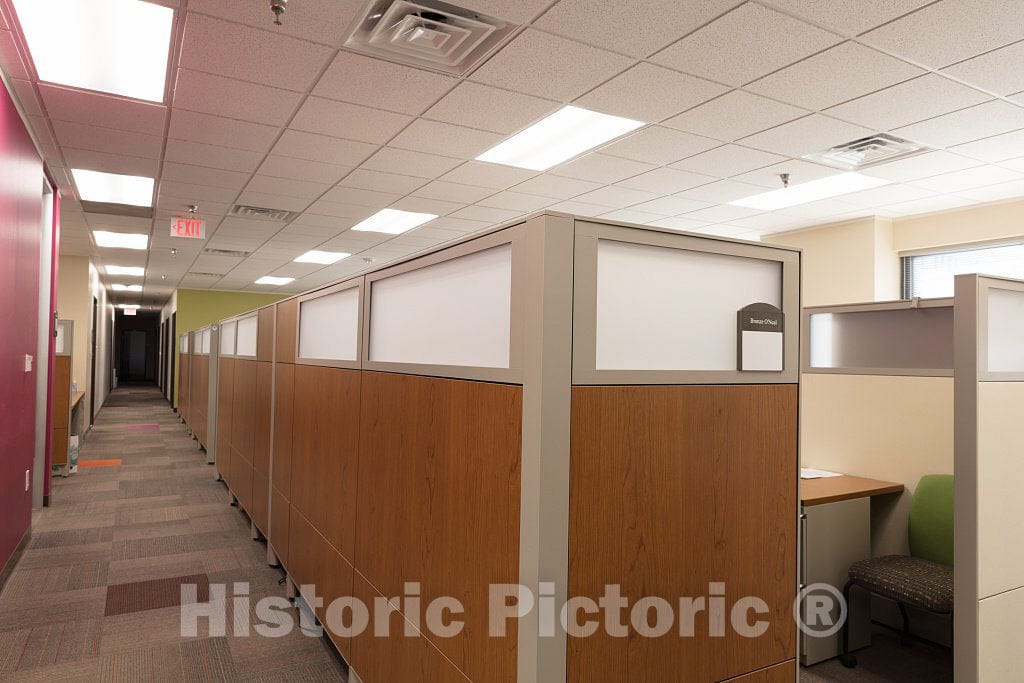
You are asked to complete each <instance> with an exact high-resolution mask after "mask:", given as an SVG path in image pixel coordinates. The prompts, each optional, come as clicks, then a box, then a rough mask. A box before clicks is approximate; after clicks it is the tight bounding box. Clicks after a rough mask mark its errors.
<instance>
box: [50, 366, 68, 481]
mask: <svg viewBox="0 0 1024 683" xmlns="http://www.w3.org/2000/svg"><path fill="white" fill-rule="evenodd" d="M53 387H54V392H53V410H52V414H53V429H63V430H65V432H66V431H67V429H68V426H69V424H70V422H71V356H56V357H55V358H54V364H53ZM65 390H67V391H65ZM65 394H66V395H65ZM66 450H67V449H66V447H65V453H64V457H65V461H64V462H66V458H67V452H66Z"/></svg>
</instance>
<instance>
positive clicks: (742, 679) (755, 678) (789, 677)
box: [723, 659, 796, 683]
mask: <svg viewBox="0 0 1024 683" xmlns="http://www.w3.org/2000/svg"><path fill="white" fill-rule="evenodd" d="M794 680H796V660H795V659H791V660H790V661H788V662H781V663H779V664H776V665H775V666H769V667H768V668H766V669H758V670H757V671H752V672H750V673H748V674H744V675H742V676H737V677H736V678H730V679H729V680H728V681H724V682H723V683H793V681H794Z"/></svg>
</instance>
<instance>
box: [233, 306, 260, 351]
mask: <svg viewBox="0 0 1024 683" xmlns="http://www.w3.org/2000/svg"><path fill="white" fill-rule="evenodd" d="M237 337H238V338H237V341H236V345H235V354H236V355H239V356H255V355H256V316H254V315H251V316H249V317H248V318H242V319H241V320H239V321H238V333H237Z"/></svg>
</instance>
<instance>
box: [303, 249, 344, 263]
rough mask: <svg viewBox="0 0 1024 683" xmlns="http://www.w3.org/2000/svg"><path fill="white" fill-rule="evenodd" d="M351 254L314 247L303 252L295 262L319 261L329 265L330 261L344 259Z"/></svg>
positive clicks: (334, 261)
mask: <svg viewBox="0 0 1024 683" xmlns="http://www.w3.org/2000/svg"><path fill="white" fill-rule="evenodd" d="M351 255H352V254H349V253H346V252H344V251H318V250H316V249H312V250H310V251H307V252H306V253H305V254H303V255H302V256H300V257H298V258H297V259H295V262H296V263H320V264H323V265H325V266H329V265H331V264H332V263H337V262H338V261H340V260H342V259H346V258H348V257H349V256H351Z"/></svg>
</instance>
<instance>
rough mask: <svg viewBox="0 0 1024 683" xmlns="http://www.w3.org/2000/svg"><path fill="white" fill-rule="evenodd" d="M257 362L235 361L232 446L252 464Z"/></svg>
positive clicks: (237, 359)
mask: <svg viewBox="0 0 1024 683" xmlns="http://www.w3.org/2000/svg"><path fill="white" fill-rule="evenodd" d="M256 365H257V361H254V360H247V359H243V358H236V359H235V369H234V372H235V376H234V380H233V390H232V401H231V445H232V446H233V447H234V448H235V450H236V451H237V452H239V453H241V454H242V455H243V456H245V459H246V460H248V461H249V463H250V464H252V458H253V449H254V448H255V445H256V370H257V368H256Z"/></svg>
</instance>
